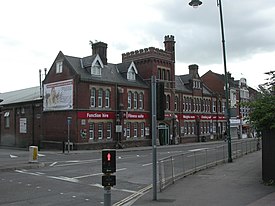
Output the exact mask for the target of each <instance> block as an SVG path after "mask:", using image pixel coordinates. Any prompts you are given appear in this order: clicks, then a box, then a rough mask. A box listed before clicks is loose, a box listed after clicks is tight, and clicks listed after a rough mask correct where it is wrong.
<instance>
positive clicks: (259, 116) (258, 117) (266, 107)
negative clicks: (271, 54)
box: [247, 71, 275, 131]
mask: <svg viewBox="0 0 275 206" xmlns="http://www.w3.org/2000/svg"><path fill="white" fill-rule="evenodd" d="M265 74H268V75H270V76H271V77H270V78H268V79H267V82H266V83H264V84H261V85H259V94H258V96H257V97H256V99H255V100H254V101H251V102H249V103H248V105H247V106H248V107H249V108H250V114H249V118H248V119H249V121H250V123H251V124H252V125H253V126H254V127H255V128H256V129H257V130H258V131H263V130H272V129H275V71H270V72H266V73H265Z"/></svg>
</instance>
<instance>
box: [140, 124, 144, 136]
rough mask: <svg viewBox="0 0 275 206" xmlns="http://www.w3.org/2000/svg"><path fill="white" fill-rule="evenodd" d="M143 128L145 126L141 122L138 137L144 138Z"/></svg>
mask: <svg viewBox="0 0 275 206" xmlns="http://www.w3.org/2000/svg"><path fill="white" fill-rule="evenodd" d="M144 128H145V124H144V123H143V122H142V123H140V136H141V137H144Z"/></svg>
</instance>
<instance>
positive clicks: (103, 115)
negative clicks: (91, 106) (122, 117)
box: [77, 112, 115, 119]
mask: <svg viewBox="0 0 275 206" xmlns="http://www.w3.org/2000/svg"><path fill="white" fill-rule="evenodd" d="M77 116H78V118H79V119H115V113H114V112H78V113H77Z"/></svg>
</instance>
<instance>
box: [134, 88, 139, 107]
mask: <svg viewBox="0 0 275 206" xmlns="http://www.w3.org/2000/svg"><path fill="white" fill-rule="evenodd" d="M137 108H138V93H137V92H135V93H134V109H137Z"/></svg>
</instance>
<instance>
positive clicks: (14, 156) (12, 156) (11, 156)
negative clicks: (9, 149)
mask: <svg viewBox="0 0 275 206" xmlns="http://www.w3.org/2000/svg"><path fill="white" fill-rule="evenodd" d="M17 157H18V156H16V155H11V154H10V158H17Z"/></svg>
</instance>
